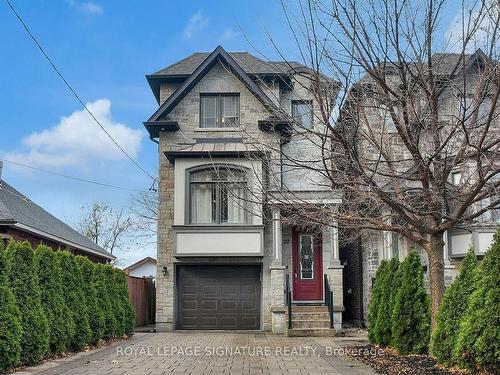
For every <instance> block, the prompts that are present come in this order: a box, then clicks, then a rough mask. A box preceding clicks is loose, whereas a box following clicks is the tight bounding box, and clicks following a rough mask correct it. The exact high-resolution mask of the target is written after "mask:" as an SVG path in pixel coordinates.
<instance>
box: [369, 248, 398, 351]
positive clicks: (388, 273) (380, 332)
mask: <svg viewBox="0 0 500 375" xmlns="http://www.w3.org/2000/svg"><path fill="white" fill-rule="evenodd" d="M398 270H399V260H398V259H396V258H392V259H391V260H390V261H389V263H388V264H387V267H386V270H385V273H384V276H383V278H382V280H381V283H382V286H381V293H380V294H381V295H380V301H379V304H378V312H377V319H376V321H375V333H374V334H375V337H376V340H377V343H378V344H379V345H381V346H388V345H390V344H391V341H392V311H393V309H394V302H395V298H396V293H397V292H398V290H399V272H398Z"/></svg>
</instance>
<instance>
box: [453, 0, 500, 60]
mask: <svg viewBox="0 0 500 375" xmlns="http://www.w3.org/2000/svg"><path fill="white" fill-rule="evenodd" d="M496 1H497V0H491V1H490V2H489V3H490V4H487V5H486V7H485V8H482V9H481V10H479V9H465V8H464V10H463V13H464V14H463V15H462V9H460V10H459V11H458V14H457V15H456V16H455V18H454V19H453V21H452V22H451V23H450V25H449V27H448V29H447V30H446V33H445V38H446V41H448V43H449V49H450V51H453V52H461V51H462V48H463V43H464V36H466V35H467V34H470V33H473V35H472V38H471V40H470V41H469V42H468V43H467V45H466V47H465V52H466V53H473V52H475V51H476V50H477V49H478V48H482V49H483V50H484V49H486V48H488V46H490V45H491V43H492V42H493V41H492V40H491V38H492V35H493V29H494V27H495V23H496V19H497V17H498V12H499V11H500V10H499V8H498V6H497V5H495V2H496Z"/></svg>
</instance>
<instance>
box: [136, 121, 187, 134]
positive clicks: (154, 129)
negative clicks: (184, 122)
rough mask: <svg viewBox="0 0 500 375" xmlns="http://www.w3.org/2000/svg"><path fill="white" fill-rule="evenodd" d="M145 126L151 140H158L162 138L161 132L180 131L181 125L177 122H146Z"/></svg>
mask: <svg viewBox="0 0 500 375" xmlns="http://www.w3.org/2000/svg"><path fill="white" fill-rule="evenodd" d="M143 124H144V127H145V128H146V130H147V131H148V133H149V136H150V137H151V138H158V137H159V136H160V131H166V132H175V131H177V130H179V123H178V122H177V121H171V120H160V121H145V122H143Z"/></svg>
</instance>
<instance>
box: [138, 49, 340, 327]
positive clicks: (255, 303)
mask: <svg viewBox="0 0 500 375" xmlns="http://www.w3.org/2000/svg"><path fill="white" fill-rule="evenodd" d="M147 79H148V81H149V84H150V86H151V88H152V90H153V93H154V94H155V97H156V99H157V100H158V103H159V105H160V107H159V109H158V110H157V111H156V112H155V113H154V114H153V115H152V116H151V118H150V119H149V120H148V121H146V122H145V123H144V125H145V127H146V129H147V130H148V132H149V134H150V138H151V139H152V140H154V141H155V142H157V143H158V151H159V161H160V174H159V176H160V177H159V217H158V275H159V277H158V278H157V319H156V321H157V329H158V330H172V329H257V330H259V329H263V330H271V329H272V330H273V331H274V332H284V331H285V328H286V316H285V308H284V306H285V287H286V285H285V284H286V283H285V279H286V278H285V275H286V274H289V275H290V290H291V291H293V293H292V299H293V301H294V302H301V303H304V304H308V303H313V304H316V305H318V304H322V303H323V302H324V290H323V289H324V276H325V275H329V279H328V280H329V284H328V285H329V286H330V287H331V288H332V289H333V290H334V292H335V293H334V298H335V300H334V301H333V302H334V303H333V305H334V307H333V310H335V311H334V313H333V315H334V317H335V326H336V328H340V325H341V321H342V316H341V311H342V310H343V306H342V305H343V304H342V267H341V265H340V261H339V250H338V239H337V232H336V230H335V229H330V228H335V227H334V226H325V228H324V229H323V230H321V229H319V230H318V228H315V230H314V231H313V230H309V229H307V226H306V227H305V228H304V226H302V229H299V228H298V227H294V226H293V225H286V226H285V225H282V220H281V212H282V209H283V207H282V205H281V207H280V205H279V204H273V199H272V194H270V192H273V191H275V192H279V191H280V190H282V187H283V186H287V191H291V192H293V197H290V204H293V203H294V202H295V204H316V203H320V204H322V205H328V206H329V207H331V208H332V209H334V208H335V206H336V205H338V204H339V203H340V196H336V194H334V193H332V191H331V189H329V190H324V191H322V190H320V189H318V188H317V187H314V186H317V185H314V186H313V185H312V184H308V182H307V181H308V178H306V177H305V176H306V175H307V172H306V171H305V170H304V171H300V170H292V168H289V170H288V171H287V167H286V166H284V165H283V164H282V163H280V155H281V154H282V153H283V152H303V151H304V150H301V147H300V142H301V140H300V139H297V140H290V139H289V137H288V138H287V136H286V134H285V133H286V131H284V129H286V127H287V126H290V124H289V122H290V121H289V118H290V116H286V114H288V115H293V116H294V118H296V119H298V121H301V122H302V123H303V124H304V125H305V126H320V125H317V124H315V123H314V117H313V116H311V113H310V112H311V110H310V109H311V108H312V109H313V111H314V108H315V104H314V98H313V97H312V96H311V94H310V90H303V89H301V88H303V87H304V85H307V84H310V83H308V82H307V69H306V68H305V67H303V66H301V65H300V64H296V63H293V64H288V63H284V62H281V63H280V62H276V63H269V62H264V61H262V60H260V59H258V58H256V57H255V56H252V55H251V54H249V53H239V52H237V53H227V52H226V51H225V50H224V49H223V48H222V47H217V48H216V49H215V50H214V51H213V52H212V53H195V54H193V55H191V56H189V57H187V58H185V59H183V60H181V61H179V62H177V63H175V64H173V65H170V66H168V67H166V68H164V69H162V70H160V71H158V72H156V73H154V74H152V75H149V76H147ZM336 85H337V84H336V82H334V81H328V80H326V81H325V86H329V87H330V89H331V91H332V95H333V93H335V90H336V87H337V86H336ZM280 114H283V115H284V116H282V117H280ZM287 118H288V120H287ZM263 146H264V147H263ZM263 187H265V188H263ZM281 203H282V202H281ZM162 275H163V276H162ZM317 309H318V311H316V312H317V314H318V315H316V317H317V318H321V319H317V320H321V322H320V323H319V326H318V327H315V326H310V327H309V328H319V329H320V330H319V331H318V332H319V333H321V334H331V333H332V332H333V330H330V329H329V327H330V325H329V321H328V319H329V315H328V313H326V312H325V310H324V308H323V307H320V306H317ZM313 310H314V309H313ZM296 313H297V314H299V313H300V312H297V311H296ZM305 316H306V317H307V315H305ZM298 328H300V327H298ZM303 328H306V327H303Z"/></svg>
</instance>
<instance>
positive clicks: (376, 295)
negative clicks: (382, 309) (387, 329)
mask: <svg viewBox="0 0 500 375" xmlns="http://www.w3.org/2000/svg"><path fill="white" fill-rule="evenodd" d="M388 266H389V264H388V262H387V261H386V260H383V261H382V262H380V265H379V266H378V268H377V272H375V283H374V284H373V290H372V295H371V299H370V304H369V305H368V339H369V340H370V341H371V342H372V343H374V344H380V343H379V341H378V334H377V317H378V312H379V306H380V300H381V299H382V287H383V285H384V282H383V279H384V278H385V275H386V273H387V272H386V271H387V268H388Z"/></svg>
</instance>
